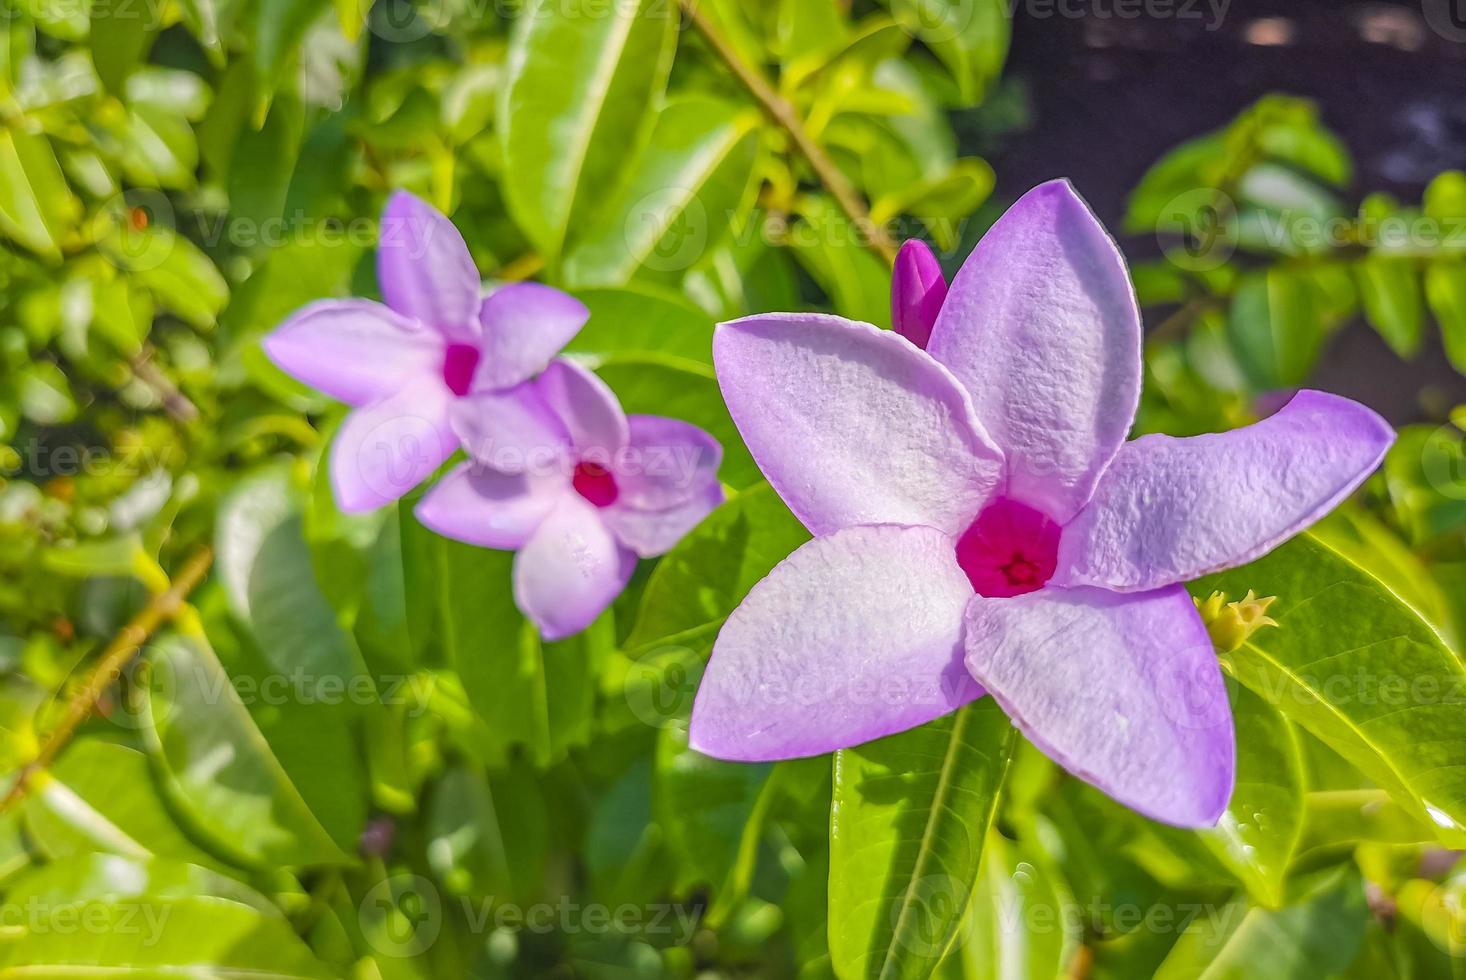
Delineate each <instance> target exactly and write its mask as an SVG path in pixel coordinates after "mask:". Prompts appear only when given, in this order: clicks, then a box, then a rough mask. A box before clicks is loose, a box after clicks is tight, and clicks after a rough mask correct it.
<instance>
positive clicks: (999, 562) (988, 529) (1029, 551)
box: [957, 497, 1060, 599]
mask: <svg viewBox="0 0 1466 980" xmlns="http://www.w3.org/2000/svg"><path fill="white" fill-rule="evenodd" d="M1059 531H1060V528H1059V525H1057V524H1055V523H1054V522H1053V521H1051V520H1049V518H1048V516H1047V515H1045V514H1044V513H1043V512H1042V511H1039V510H1035V509H1034V508H1032V507H1030V506H1028V505H1027V504H1020V503H1019V502H1018V501H1016V500H1010V499H1008V498H1007V497H1000V498H998V499H997V500H994V501H993V502H992V503H990V504H988V505H987V506H986V507H984V508H983V509H982V513H980V514H978V515H977V519H976V520H975V521H973V522H972V525H971V526H970V527H968V529H967V530H965V531H963V532H962V535H961V537H959V538H958V539H957V564H958V566H959V567H960V568H961V569H962V571H963V572H965V573H966V574H967V581H969V582H971V583H972V587H973V588H974V589H975V590H977V594H978V595H982V596H987V597H988V598H990V599H1007V598H1011V597H1013V596H1015V595H1023V594H1024V593H1026V592H1037V591H1038V590H1039V589H1041V588H1043V587H1044V584H1045V583H1046V582H1048V580H1049V579H1050V578H1052V577H1053V575H1054V569H1055V568H1056V567H1057V566H1058V563H1059Z"/></svg>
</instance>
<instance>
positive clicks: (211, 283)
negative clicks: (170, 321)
mask: <svg viewBox="0 0 1466 980" xmlns="http://www.w3.org/2000/svg"><path fill="white" fill-rule="evenodd" d="M100 244H101V247H102V249H103V251H104V253H105V254H106V255H107V256H108V257H109V258H110V259H111V260H112V261H113V262H114V263H115V264H116V265H117V266H118V267H119V268H120V269H122V270H123V271H124V272H128V273H130V274H131V275H132V277H133V281H134V282H135V283H137V284H138V285H140V286H143V287H145V288H146V289H147V290H148V291H149V292H151V293H152V294H153V298H154V299H155V300H157V302H158V305H159V306H161V307H163V308H164V309H166V310H168V311H169V312H170V313H172V314H174V315H175V316H177V317H179V318H180V319H182V320H185V321H187V322H188V323H190V324H193V325H194V326H196V327H200V328H208V327H212V326H213V325H214V319H215V318H216V317H217V316H218V315H219V312H220V311H221V310H223V309H224V304H225V303H226V302H228V300H229V284H228V283H227V282H226V281H225V280H224V277H223V276H222V275H221V274H220V273H219V270H218V269H217V268H216V267H215V266H214V263H213V262H212V261H211V260H210V259H209V257H208V256H207V255H205V254H204V253H203V252H202V251H201V250H200V249H199V247H198V246H197V245H195V244H194V243H193V242H191V241H189V240H188V239H187V238H184V237H183V236H182V235H179V234H178V233H177V232H175V231H173V230H172V229H171V228H165V227H162V226H160V225H150V226H149V227H147V228H145V229H143V230H141V231H137V230H131V231H129V232H128V233H126V234H124V233H123V231H122V227H121V221H118V222H117V223H115V224H114V227H113V229H112V231H111V233H110V234H109V235H108V236H107V237H105V238H103V239H102V241H101V242H100Z"/></svg>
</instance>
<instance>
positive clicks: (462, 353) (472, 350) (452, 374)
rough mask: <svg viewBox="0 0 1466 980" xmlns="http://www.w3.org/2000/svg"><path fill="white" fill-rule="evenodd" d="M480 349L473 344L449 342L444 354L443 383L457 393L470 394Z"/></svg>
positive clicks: (460, 394)
mask: <svg viewBox="0 0 1466 980" xmlns="http://www.w3.org/2000/svg"><path fill="white" fill-rule="evenodd" d="M478 358H479V351H478V348H477V347H475V346H473V345H472V344H449V345H448V350H447V352H446V353H444V355H443V383H444V384H446V385H447V386H448V390H449V391H451V392H453V394H455V395H459V396H462V395H466V394H468V388H469V385H471V384H472V383H473V372H474V371H475V370H477V368H478Z"/></svg>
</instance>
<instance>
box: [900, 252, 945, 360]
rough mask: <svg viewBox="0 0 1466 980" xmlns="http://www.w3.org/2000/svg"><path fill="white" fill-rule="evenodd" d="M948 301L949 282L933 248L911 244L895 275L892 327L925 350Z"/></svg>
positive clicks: (902, 257)
mask: <svg viewBox="0 0 1466 980" xmlns="http://www.w3.org/2000/svg"><path fill="white" fill-rule="evenodd" d="M946 298H947V280H946V279H945V278H943V277H942V267H941V266H940V265H939V264H938V263H937V257H936V256H935V255H933V254H932V250H931V248H930V247H929V246H928V245H927V243H926V242H924V241H922V240H921V239H919V238H912V239H909V240H907V241H906V242H905V243H903V244H902V246H901V251H899V252H897V253H896V268H895V270H894V271H893V272H892V274H891V325H892V326H893V327H895V329H896V332H897V333H899V334H900V335H901V336H903V337H905V338H906V339H907V340H909V341H911V342H912V343H913V344H915V345H916V346H917V347H921V348H923V349H924V348H925V347H926V345H927V342H928V341H930V340H931V336H932V327H933V326H935V325H936V322H937V314H938V313H940V312H941V310H942V301H943V300H945V299H946Z"/></svg>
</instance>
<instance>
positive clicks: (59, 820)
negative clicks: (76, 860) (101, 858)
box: [20, 713, 216, 866]
mask: <svg viewBox="0 0 1466 980" xmlns="http://www.w3.org/2000/svg"><path fill="white" fill-rule="evenodd" d="M113 717H114V719H116V720H118V721H122V720H124V719H125V718H126V717H128V716H125V715H122V714H121V713H116V714H114V716H113ZM20 812H21V816H22V819H23V820H24V821H25V826H26V832H27V833H28V834H29V835H30V836H31V838H32V839H33V840H34V841H35V843H36V845H37V846H38V847H39V848H40V850H41V851H42V852H43V853H45V854H46V855H48V856H49V857H51V858H52V859H57V858H65V857H69V856H71V855H75V854H84V853H87V852H91V851H105V852H107V853H110V854H119V855H125V856H127V857H132V858H147V857H149V856H151V855H158V856H159V857H165V858H174V859H177V860H180V861H187V862H189V863H191V864H204V865H210V866H213V865H215V863H216V862H215V861H214V859H213V858H212V857H210V856H209V855H208V854H207V853H205V852H204V851H203V850H201V849H200V848H199V846H198V845H197V844H195V843H194V842H193V841H192V840H190V839H189V838H188V836H187V835H186V834H185V833H184V831H183V830H182V829H180V828H179V826H178V823H177V822H176V821H175V820H174V818H173V815H172V813H170V812H169V810H168V807H167V805H166V804H165V803H164V800H163V797H162V795H161V793H160V791H159V787H158V784H157V783H156V782H155V780H154V777H153V773H152V771H151V769H150V768H149V765H148V759H147V756H145V755H143V754H142V753H141V752H139V751H137V750H136V749H132V748H128V747H127V746H125V745H121V744H118V743H116V742H104V741H100V740H97V739H85V740H83V741H81V742H78V743H76V744H75V745H72V746H71V747H70V748H69V749H67V750H66V752H65V754H63V755H62V756H61V758H60V760H59V761H57V763H56V765H55V766H54V767H53V768H52V769H51V771H50V773H49V775H47V776H43V777H38V778H37V780H36V786H35V789H34V790H33V791H32V792H31V794H30V795H29V796H28V797H26V800H25V803H24V804H23V806H22V807H21V811H20Z"/></svg>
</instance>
